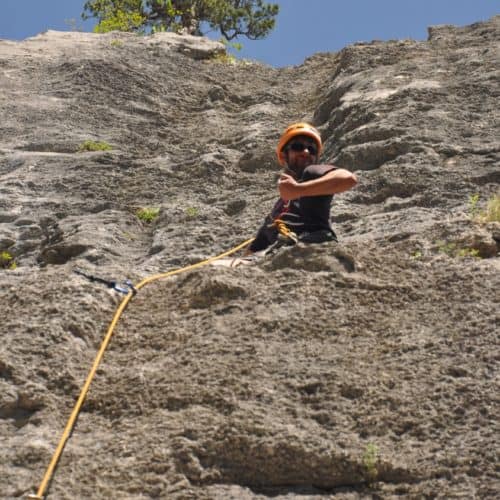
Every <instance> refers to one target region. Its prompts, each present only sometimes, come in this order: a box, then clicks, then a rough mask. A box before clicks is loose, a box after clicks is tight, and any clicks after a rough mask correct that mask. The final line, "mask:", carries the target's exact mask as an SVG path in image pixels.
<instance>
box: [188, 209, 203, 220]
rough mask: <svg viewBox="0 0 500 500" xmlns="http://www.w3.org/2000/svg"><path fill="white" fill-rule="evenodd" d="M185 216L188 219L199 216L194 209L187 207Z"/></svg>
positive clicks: (197, 211)
mask: <svg viewBox="0 0 500 500" xmlns="http://www.w3.org/2000/svg"><path fill="white" fill-rule="evenodd" d="M186 215H187V216H188V217H189V218H190V219H193V218H195V217H198V215H200V211H199V210H198V209H197V208H196V207H187V208H186Z"/></svg>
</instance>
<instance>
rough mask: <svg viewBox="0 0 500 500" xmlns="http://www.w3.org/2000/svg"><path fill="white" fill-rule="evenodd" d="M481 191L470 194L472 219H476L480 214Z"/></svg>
mask: <svg viewBox="0 0 500 500" xmlns="http://www.w3.org/2000/svg"><path fill="white" fill-rule="evenodd" d="M479 198H480V196H479V193H474V194H471V195H470V196H469V213H470V216H471V218H472V219H475V218H476V217H477V216H478V212H479V207H478V203H479Z"/></svg>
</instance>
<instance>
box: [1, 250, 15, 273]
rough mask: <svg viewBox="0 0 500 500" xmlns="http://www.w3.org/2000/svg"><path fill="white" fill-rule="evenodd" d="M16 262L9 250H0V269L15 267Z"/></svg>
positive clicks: (12, 268)
mask: <svg viewBox="0 0 500 500" xmlns="http://www.w3.org/2000/svg"><path fill="white" fill-rule="evenodd" d="M16 267H17V264H16V262H15V261H14V257H13V256H12V255H11V254H10V253H9V252H0V269H10V270H14V269H16Z"/></svg>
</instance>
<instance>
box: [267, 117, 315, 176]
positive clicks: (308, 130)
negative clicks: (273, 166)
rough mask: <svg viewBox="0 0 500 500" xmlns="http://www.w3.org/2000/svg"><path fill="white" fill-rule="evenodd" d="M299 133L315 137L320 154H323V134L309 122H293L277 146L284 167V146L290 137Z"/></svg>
mask: <svg viewBox="0 0 500 500" xmlns="http://www.w3.org/2000/svg"><path fill="white" fill-rule="evenodd" d="M298 135H306V136H307V137H310V138H311V139H314V140H315V141H316V145H317V146H318V156H319V155H320V154H321V150H322V149H323V143H322V142H321V136H320V135H319V132H318V131H317V130H316V129H315V128H314V127H313V126H312V125H310V124H309V123H305V122H300V123H293V124H292V125H290V126H289V127H288V128H287V129H286V130H285V131H284V132H283V135H282V136H281V138H280V140H279V142H278V147H277V148H276V154H277V155H278V161H279V164H280V165H281V166H282V167H283V166H284V165H285V155H284V153H283V148H284V147H285V146H286V145H287V143H288V141H290V139H293V138H294V137H296V136H298Z"/></svg>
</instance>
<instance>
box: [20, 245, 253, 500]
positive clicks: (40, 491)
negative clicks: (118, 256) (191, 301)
mask: <svg viewBox="0 0 500 500" xmlns="http://www.w3.org/2000/svg"><path fill="white" fill-rule="evenodd" d="M253 240H254V238H251V239H249V240H246V241H244V242H243V243H240V244H239V245H237V246H235V247H234V248H232V249H231V250H228V251H227V252H224V253H222V254H220V255H216V256H215V257H210V258H208V259H206V260H203V261H200V262H197V263H196V264H191V265H189V266H186V267H183V268H180V269H174V270H173V271H168V272H165V273H161V274H155V275H154V276H150V277H149V278H145V279H143V280H142V281H141V282H140V283H139V284H137V285H136V286H135V290H136V291H138V290H140V289H141V288H142V287H144V286H146V285H147V284H148V283H151V282H153V281H156V280H159V279H161V278H167V277H169V276H173V275H175V274H180V273H183V272H186V271H191V270H192V269H196V268H198V267H202V266H205V265H207V264H210V263H211V262H213V261H215V260H218V259H222V258H223V257H227V256H228V255H231V254H233V253H235V252H237V251H238V250H241V249H242V248H245V247H246V246H248V245H249V244H250V243H251V242H252V241H253ZM133 296H134V291H133V290H131V291H130V292H129V293H128V294H127V295H126V296H125V297H124V298H123V300H122V301H121V303H120V305H119V306H118V309H117V310H116V312H115V315H114V317H113V320H112V321H111V323H110V325H109V328H108V331H107V333H106V336H105V337H104V340H103V341H102V344H101V347H100V349H99V352H98V353H97V356H96V358H95V360H94V363H93V365H92V368H91V369H90V371H89V374H88V375H87V379H86V381H85V384H84V385H83V387H82V390H81V392H80V396H79V398H78V400H77V402H76V404H75V406H74V408H73V411H72V412H71V415H70V417H69V419H68V422H67V424H66V427H65V428H64V431H63V433H62V436H61V439H60V440H59V444H58V446H57V448H56V451H55V452H54V455H53V457H52V460H51V461H50V464H49V466H48V467H47V470H46V472H45V475H44V477H43V479H42V482H41V483H40V486H39V488H38V491H37V493H36V495H29V496H28V498H34V499H35V498H36V499H40V500H41V499H43V497H44V495H45V490H46V489H47V485H48V484H49V482H50V480H51V479H52V476H53V475H54V470H55V468H56V466H57V463H58V462H59V459H60V458H61V454H62V452H63V449H64V446H65V444H66V441H67V440H68V438H69V436H70V435H71V431H72V429H73V427H74V425H75V421H76V418H77V417H78V414H79V412H80V409H81V407H82V404H83V402H84V400H85V397H86V395H87V392H88V390H89V388H90V384H91V383H92V379H93V378H94V376H95V373H96V371H97V368H98V366H99V363H100V362H101V360H102V357H103V356H104V352H105V351H106V348H107V347H108V344H109V341H110V340H111V336H112V334H113V330H114V329H115V327H116V324H117V323H118V320H119V319H120V316H121V315H122V313H123V311H124V310H125V308H126V307H127V305H128V303H129V302H130V300H131V299H132V297H133Z"/></svg>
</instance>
